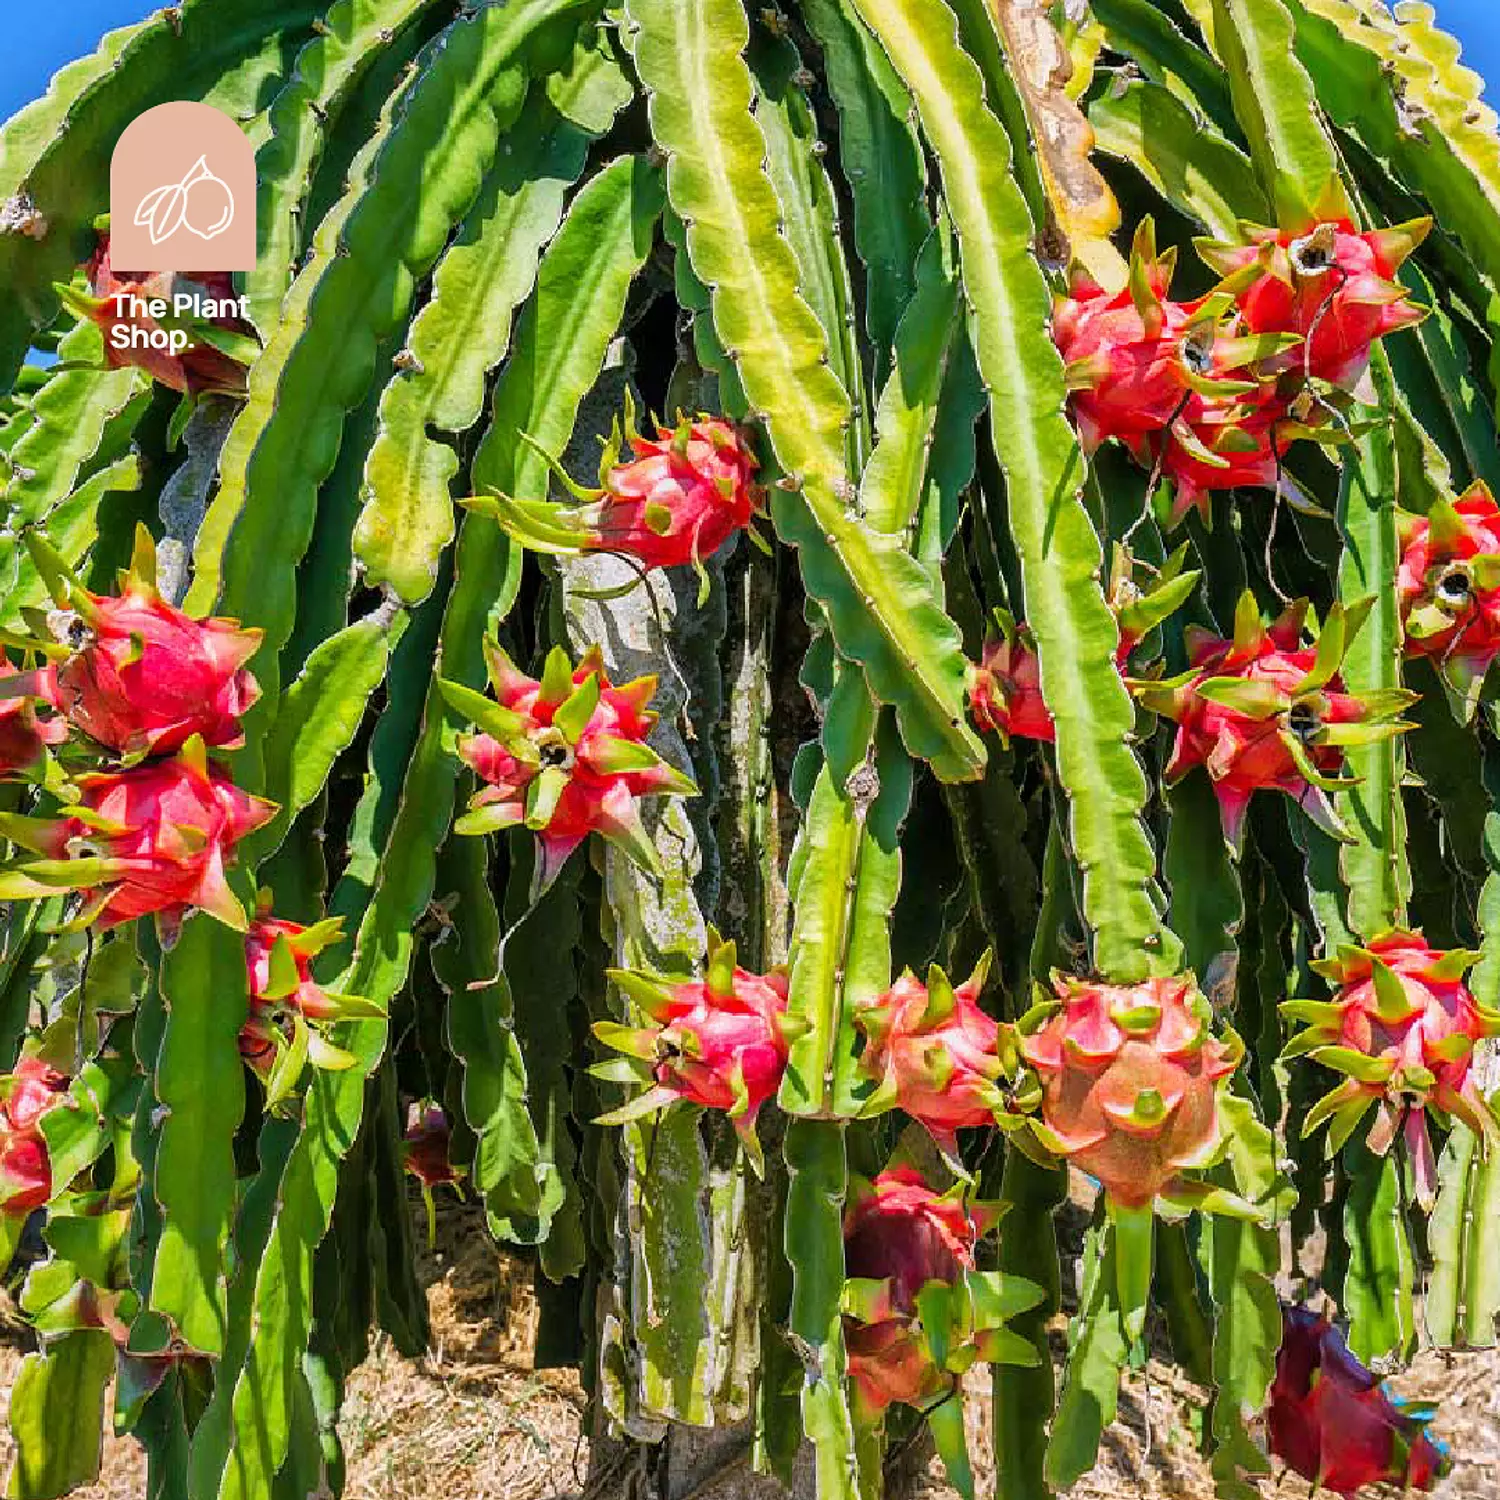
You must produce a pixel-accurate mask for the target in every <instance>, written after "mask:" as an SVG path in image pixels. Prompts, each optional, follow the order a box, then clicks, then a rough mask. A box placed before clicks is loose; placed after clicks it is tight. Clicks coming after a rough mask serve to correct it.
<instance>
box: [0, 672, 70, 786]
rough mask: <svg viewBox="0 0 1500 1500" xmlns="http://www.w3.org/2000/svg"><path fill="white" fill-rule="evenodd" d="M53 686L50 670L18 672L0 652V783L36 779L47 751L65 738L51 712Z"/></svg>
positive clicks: (61, 725) (63, 726)
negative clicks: (20, 779) (50, 746)
mask: <svg viewBox="0 0 1500 1500" xmlns="http://www.w3.org/2000/svg"><path fill="white" fill-rule="evenodd" d="M55 694H56V682H55V679H54V677H53V675H52V670H51V668H50V667H44V668H42V669H41V671H39V672H34V673H33V672H26V673H22V672H17V671H16V669H15V668H14V667H13V666H12V665H11V664H10V661H9V659H8V658H7V657H6V655H5V652H4V651H0V782H5V781H14V780H16V779H18V778H34V777H37V776H39V775H40V774H41V773H42V771H43V769H44V767H45V766H46V763H47V747H48V746H49V745H60V744H62V742H63V741H64V740H66V739H67V737H68V726H67V725H66V724H65V723H64V722H63V720H61V719H60V718H58V717H57V716H56V715H55V714H54V713H53V711H52V705H53V701H54V697H55Z"/></svg>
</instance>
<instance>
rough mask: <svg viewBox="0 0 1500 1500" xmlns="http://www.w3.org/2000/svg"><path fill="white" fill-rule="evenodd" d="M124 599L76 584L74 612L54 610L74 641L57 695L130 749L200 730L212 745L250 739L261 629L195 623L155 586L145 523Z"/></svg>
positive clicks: (102, 737) (151, 748)
mask: <svg viewBox="0 0 1500 1500" xmlns="http://www.w3.org/2000/svg"><path fill="white" fill-rule="evenodd" d="M120 590H121V592H120V593H119V595H117V596H101V595H98V594H91V593H89V592H88V591H87V590H86V589H83V588H79V587H77V586H76V585H75V586H72V587H70V588H69V589H68V593H67V598H68V602H69V604H70V605H71V612H68V613H61V612H60V613H58V614H54V615H53V617H52V621H51V623H52V624H53V628H54V630H55V632H56V633H57V635H58V636H59V637H60V638H61V639H62V640H63V641H64V642H65V643H66V644H68V645H70V646H72V647H73V648H74V650H73V654H72V655H71V656H70V657H69V658H68V659H67V660H66V661H64V662H63V663H62V664H61V665H60V666H58V667H57V668H56V669H55V670H56V689H55V692H56V697H55V700H54V701H55V702H56V704H57V706H58V707H59V708H61V709H62V710H63V712H64V713H66V714H67V716H68V718H69V719H71V720H72V722H73V723H74V724H75V725H76V726H77V727H78V728H79V729H81V730H82V731H83V732H84V733H85V734H87V735H89V736H90V737H91V738H92V739H95V740H97V741H98V742H99V743H100V744H101V745H106V746H108V747H109V748H110V749H111V750H115V751H118V752H120V753H121V754H123V755H127V756H138V755H165V754H169V753H170V752H172V751H174V750H178V749H180V748H181V747H182V746H183V745H184V744H185V743H186V742H187V740H188V739H189V738H191V737H192V736H193V735H198V736H199V737H200V738H201V739H202V740H203V742H204V743H205V744H206V745H211V746H234V745H238V744H240V743H241V742H242V741H243V738H244V737H243V735H242V734H241V732H240V716H241V715H242V714H243V713H244V712H245V710H246V709H247V708H249V707H250V705H251V704H252V703H254V702H255V700H256V698H257V697H258V696H259V693H260V689H259V687H258V686H257V684H256V681H255V678H254V677H252V676H251V675H250V673H249V672H248V671H247V670H246V669H245V663H246V662H247V661H248V660H249V659H250V658H251V657H252V656H253V655H254V654H255V652H256V651H257V649H259V646H260V640H261V632H260V631H259V630H242V629H241V628H240V627H239V625H238V624H237V623H236V622H235V621H233V620H221V619H207V620H195V619H193V618H192V617H191V616H190V615H186V614H184V613H183V612H182V611H181V610H180V609H176V608H174V607H173V606H172V605H170V604H168V603H167V602H166V601H165V600H164V599H163V598H162V597H161V595H160V594H158V593H157V591H156V552H155V548H154V546H153V544H152V541H151V535H150V533H149V532H148V531H147V530H146V529H145V527H139V528H138V529H137V532H136V547H135V556H134V559H133V561H132V564H131V569H130V571H129V572H128V573H124V574H122V575H121V577H120Z"/></svg>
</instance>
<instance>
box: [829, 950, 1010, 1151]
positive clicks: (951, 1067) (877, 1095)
mask: <svg viewBox="0 0 1500 1500" xmlns="http://www.w3.org/2000/svg"><path fill="white" fill-rule="evenodd" d="M989 964H990V955H989V954H988V953H986V954H985V956H984V957H983V958H982V959H981V960H980V962H979V965H978V967H977V968H976V969H975V970H974V972H973V974H971V975H970V976H969V978H968V979H967V980H966V981H965V982H964V983H963V984H961V985H958V986H956V987H955V986H954V985H953V983H952V982H951V981H950V980H949V978H948V976H947V975H946V974H945V973H944V972H943V971H942V970H941V969H940V968H938V967H937V965H936V964H934V965H933V966H932V967H931V968H930V969H929V970H928V973H927V983H926V984H923V983H922V981H921V980H920V979H918V978H917V977H916V975H915V974H913V973H912V972H911V970H910V969H908V970H907V971H906V972H905V973H904V974H903V975H902V976H901V977H900V979H898V980H897V981H896V982H895V984H893V985H892V986H891V988H890V989H888V990H887V991H886V992H885V993H884V994H883V995H881V996H879V997H878V998H876V999H874V1000H872V1001H871V1002H870V1003H869V1004H867V1005H863V1006H861V1007H860V1008H859V1009H858V1010H857V1011H856V1012H855V1016H854V1024H855V1025H856V1026H857V1027H858V1028H859V1029H860V1031H862V1032H863V1033H864V1036H865V1039H866V1041H865V1050H864V1052H863V1053H862V1054H861V1055H860V1068H861V1070H862V1071H863V1072H864V1073H866V1074H867V1075H868V1076H870V1077H872V1078H875V1079H877V1080H878V1082H879V1087H878V1088H877V1089H876V1090H875V1092H874V1093H873V1094H872V1095H871V1096H870V1098H869V1099H868V1100H866V1102H865V1105H864V1109H863V1111H862V1113H864V1114H870V1115H873V1114H878V1113H880V1112H881V1111H882V1110H886V1109H891V1108H898V1109H901V1110H902V1111H904V1112H905V1113H906V1114H908V1115H910V1116H911V1117H912V1119H914V1120H916V1121H918V1122H919V1123H920V1124H922V1125H925V1126H926V1127H927V1129H928V1130H929V1131H930V1132H931V1133H932V1137H933V1139H934V1140H935V1141H936V1142H937V1143H938V1147H939V1149H940V1150H942V1151H943V1152H944V1153H945V1154H946V1155H947V1156H948V1157H950V1158H951V1159H954V1160H956V1159H957V1157H958V1140H957V1137H956V1135H955V1132H956V1131H959V1130H965V1129H969V1128H972V1127H974V1126H977V1125H993V1124H995V1123H996V1121H997V1119H1001V1120H1002V1121H1003V1119H1004V1114H1005V1096H1004V1094H1003V1093H1002V1092H1001V1089H1000V1086H999V1082H998V1080H999V1078H1000V1075H1001V1071H1002V1068H1001V1060H1000V1052H999V1046H998V1039H999V1025H998V1023H997V1022H996V1021H995V1020H994V1018H993V1017H991V1016H987V1015H986V1014H985V1013H984V1011H982V1010H981V1009H980V1008H979V993H980V991H981V990H982V989H983V987H984V978H985V974H986V972H987V971H988V969H989Z"/></svg>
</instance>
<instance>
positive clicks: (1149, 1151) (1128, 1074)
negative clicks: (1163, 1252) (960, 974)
mask: <svg viewBox="0 0 1500 1500" xmlns="http://www.w3.org/2000/svg"><path fill="white" fill-rule="evenodd" d="M1053 982H1054V986H1055V989H1056V992H1057V998H1056V1000H1052V1001H1043V1002H1042V1003H1040V1004H1038V1005H1036V1006H1034V1007H1033V1008H1032V1009H1031V1010H1030V1011H1028V1012H1027V1014H1026V1015H1025V1016H1023V1017H1022V1018H1021V1020H1020V1021H1019V1022H1017V1033H1016V1041H1017V1044H1018V1049H1019V1052H1020V1056H1021V1058H1022V1059H1024V1061H1025V1062H1026V1063H1027V1064H1029V1066H1030V1067H1031V1068H1032V1069H1033V1070H1034V1071H1035V1073H1036V1075H1037V1077H1038V1078H1039V1080H1040V1082H1041V1086H1042V1098H1041V1119H1040V1121H1037V1120H1033V1121H1031V1129H1032V1130H1033V1131H1035V1133H1036V1135H1037V1137H1038V1139H1039V1140H1040V1141H1041V1142H1042V1144H1043V1145H1044V1146H1045V1147H1046V1148H1047V1149H1048V1150H1049V1151H1051V1152H1053V1153H1055V1154H1056V1155H1058V1156H1064V1157H1067V1158H1068V1159H1069V1160H1070V1161H1072V1162H1073V1163H1074V1164H1075V1165H1076V1166H1078V1167H1079V1168H1081V1169H1082V1170H1083V1171H1085V1172H1087V1173H1089V1175H1090V1176H1092V1177H1094V1178H1095V1179H1097V1181H1098V1182H1099V1183H1100V1184H1101V1185H1102V1186H1103V1188H1104V1190H1105V1192H1106V1193H1108V1194H1109V1196H1110V1198H1111V1200H1112V1201H1113V1202H1114V1203H1115V1204H1116V1205H1118V1206H1119V1207H1121V1208H1126V1209H1134V1208H1144V1207H1147V1206H1149V1205H1150V1204H1151V1203H1152V1202H1154V1201H1155V1199H1156V1198H1157V1197H1159V1196H1161V1195H1163V1194H1166V1195H1167V1196H1169V1197H1171V1196H1178V1195H1181V1194H1182V1193H1183V1192H1184V1191H1185V1190H1184V1189H1183V1188H1182V1179H1181V1174H1182V1173H1183V1172H1184V1171H1185V1170H1187V1169H1188V1168H1191V1167H1201V1166H1206V1165H1208V1164H1209V1163H1210V1162H1211V1161H1212V1160H1213V1158H1214V1157H1215V1155H1216V1153H1217V1152H1218V1149H1219V1147H1220V1144H1221V1129H1220V1120H1219V1094H1220V1089H1221V1082H1222V1080H1224V1079H1226V1078H1228V1077H1229V1075H1230V1074H1231V1073H1233V1072H1234V1070H1235V1068H1236V1067H1237V1066H1238V1065H1239V1061H1240V1058H1241V1056H1242V1055H1243V1053H1244V1048H1243V1046H1242V1044H1241V1042H1240V1039H1239V1038H1238V1037H1237V1036H1236V1035H1235V1034H1234V1033H1233V1032H1232V1031H1226V1033H1225V1035H1224V1037H1223V1039H1220V1038H1218V1037H1216V1036H1214V1035H1213V1033H1212V1031H1211V1029H1210V1028H1211V1025H1212V1020H1213V1017H1212V1012H1211V1011H1210V1010H1209V1006H1208V1002H1207V1001H1206V1000H1205V999H1204V998H1203V995H1202V994H1201V993H1200V991H1199V990H1198V987H1197V985H1196V984H1195V983H1194V982H1193V980H1192V979H1191V978H1189V977H1182V978H1176V979H1165V978H1157V979H1149V980H1146V981H1144V982H1143V983H1140V984H1133V985H1113V984H1104V983H1102V982H1097V981H1091V980H1084V979H1068V978H1065V977H1063V976H1061V975H1057V976H1054V981H1053Z"/></svg>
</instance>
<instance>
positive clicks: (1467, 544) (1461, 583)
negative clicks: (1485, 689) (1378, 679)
mask: <svg viewBox="0 0 1500 1500" xmlns="http://www.w3.org/2000/svg"><path fill="white" fill-rule="evenodd" d="M1402 531H1403V536H1402V543H1403V546H1402V552H1401V569H1400V572H1399V574H1398V575H1397V579H1396V589H1397V593H1398V595H1399V596H1400V600H1401V621H1402V624H1403V625H1404V627H1405V630H1406V654H1407V655H1408V656H1427V657H1431V658H1432V659H1433V661H1434V662H1436V663H1437V664H1438V666H1439V667H1440V668H1441V669H1442V671H1443V673H1444V675H1445V676H1446V677H1447V678H1448V680H1449V682H1450V683H1452V685H1453V687H1454V689H1455V691H1457V692H1458V693H1459V694H1460V695H1461V696H1462V697H1463V698H1464V699H1465V700H1467V701H1468V702H1469V704H1470V705H1471V708H1472V705H1473V703H1474V701H1475V700H1476V699H1477V698H1478V694H1479V689H1480V687H1481V686H1482V685H1483V683H1484V677H1485V673H1486V672H1488V671H1489V668H1490V663H1491V662H1492V661H1494V659H1495V657H1496V656H1500V506H1496V504H1495V500H1494V496H1492V495H1491V494H1490V492H1489V489H1488V488H1487V487H1486V486H1485V485H1484V484H1483V483H1476V484H1475V485H1473V486H1472V487H1471V488H1470V489H1468V490H1467V491H1465V493H1464V494H1463V495H1461V496H1460V497H1459V498H1458V499H1457V500H1456V501H1449V500H1447V499H1439V500H1438V501H1437V503H1436V504H1435V505H1434V506H1433V507H1432V509H1431V510H1430V511H1429V512H1428V513H1427V514H1426V515H1425V516H1412V517H1409V518H1407V519H1406V521H1405V523H1404V525H1403V527H1402Z"/></svg>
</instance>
